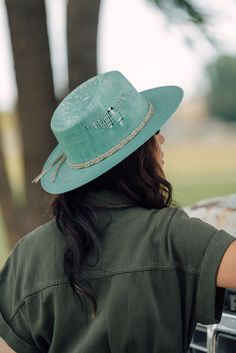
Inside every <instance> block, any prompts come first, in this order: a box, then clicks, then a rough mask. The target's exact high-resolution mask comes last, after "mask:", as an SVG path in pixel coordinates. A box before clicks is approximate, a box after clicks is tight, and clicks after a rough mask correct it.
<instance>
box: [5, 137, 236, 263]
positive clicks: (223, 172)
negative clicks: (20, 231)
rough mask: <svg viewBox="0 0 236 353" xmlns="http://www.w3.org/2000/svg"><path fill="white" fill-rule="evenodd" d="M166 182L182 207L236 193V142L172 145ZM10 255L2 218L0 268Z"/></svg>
mask: <svg viewBox="0 0 236 353" xmlns="http://www.w3.org/2000/svg"><path fill="white" fill-rule="evenodd" d="M164 151H165V157H164V159H165V166H164V170H165V172H166V176H167V179H168V180H169V181H170V182H171V183H172V185H173V189H174V200H175V201H177V202H178V203H179V204H180V205H181V206H185V205H192V204H194V203H195V202H196V201H198V200H202V199H206V198H209V197H214V196H221V195H227V194H231V193H236V139H235V140H234V139H232V138H231V139H225V140H224V142H221V141H220V142H219V141H215V142H211V143H210V142H203V141H201V142H198V141H189V142H185V143H179V142H178V143H176V144H174V143H170V144H169V145H168V144H166V146H165V149H164ZM8 253H9V248H8V244H7V241H6V236H5V231H4V229H3V222H2V221H1V214H0V267H1V266H2V264H3V263H4V261H5V259H6V257H7V255H8Z"/></svg>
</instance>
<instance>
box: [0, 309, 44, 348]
mask: <svg viewBox="0 0 236 353" xmlns="http://www.w3.org/2000/svg"><path fill="white" fill-rule="evenodd" d="M0 337H2V338H3V339H4V341H6V343H7V344H8V345H9V346H10V347H11V348H12V349H14V350H15V351H16V352H17V353H39V351H38V350H37V348H35V347H34V346H32V345H31V344H29V343H27V342H25V341H24V340H23V339H22V338H20V337H19V336H18V335H17V334H16V333H15V332H14V331H13V329H12V328H11V327H10V326H9V324H8V323H7V322H6V321H5V320H4V318H3V316H2V314H1V313H0Z"/></svg>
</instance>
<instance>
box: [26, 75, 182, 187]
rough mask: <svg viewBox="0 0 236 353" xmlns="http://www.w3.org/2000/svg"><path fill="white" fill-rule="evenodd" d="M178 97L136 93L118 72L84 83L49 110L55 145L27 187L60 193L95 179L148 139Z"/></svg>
mask: <svg viewBox="0 0 236 353" xmlns="http://www.w3.org/2000/svg"><path fill="white" fill-rule="evenodd" d="M182 97H183V91H182V89H181V88H180V87H177V86H164V87H157V88H153V89H149V90H146V91H143V92H140V93H139V92H137V90H136V89H135V88H134V87H133V86H132V85H131V83H130V82H129V81H128V80H127V79H126V78H125V77H124V76H123V75H122V74H121V73H120V72H119V71H110V72H106V73H103V74H100V75H97V76H95V77H93V78H91V79H89V80H88V81H86V82H84V83H82V84H81V85H80V86H78V87H77V88H75V89H74V90H73V91H72V92H71V93H69V94H68V95H67V96H66V97H65V98H64V99H63V101H62V102H61V103H60V104H59V106H58V107H57V109H56V110H55V112H54V114H53V116H52V120H51V129H52V131H53V133H54V135H55V137H56V139H57V141H58V145H57V146H56V147H55V148H54V150H53V151H52V152H51V154H50V155H49V157H48V158H47V160H46V162H45V164H44V166H43V170H42V172H41V173H40V174H39V175H38V176H37V177H36V178H35V179H34V180H32V182H33V183H37V182H38V181H39V180H40V181H41V186H42V188H43V189H44V190H45V191H47V192H49V193H51V194H61V193H63V192H66V191H70V190H73V189H75V188H78V187H79V186H82V185H84V184H86V183H88V182H89V181H91V180H93V179H95V178H97V177H98V176H100V175H101V174H103V173H105V172H106V171H108V170H109V169H111V168H112V167H114V166H115V165H117V164H118V163H119V162H121V161H122V160H123V159H125V158H126V157H128V156H129V155H130V154H131V153H132V152H134V151H135V150H136V149H138V148H139V147H140V146H141V145H142V144H144V143H145V142H146V141H147V140H148V139H149V138H151V136H153V135H154V134H155V133H156V131H157V130H159V129H160V128H161V127H162V125H163V124H164V123H165V122H166V121H167V119H168V118H169V117H170V116H171V114H173V113H174V112H175V110H176V109H177V107H178V106H179V104H180V102H181V100H182Z"/></svg>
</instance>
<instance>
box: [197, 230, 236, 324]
mask: <svg viewBox="0 0 236 353" xmlns="http://www.w3.org/2000/svg"><path fill="white" fill-rule="evenodd" d="M234 240H235V238H234V237H233V236H231V235H229V234H228V233H226V232H225V231H224V230H220V231H216V233H215V235H214V236H213V237H212V239H211V241H210V242H209V244H208V247H207V249H206V252H205V254H204V257H203V260H202V263H201V267H200V277H199V283H198V293H197V317H196V319H197V322H200V323H202V324H205V325H207V324H213V323H218V322H219V321H220V319H221V315H222V310H223V304H224V294H225V288H218V287H216V277H217V273H218V268H219V265H220V262H221V260H222V257H223V255H224V253H225V251H226V249H227V248H228V246H229V245H230V244H231V243H232V242H233V241H234Z"/></svg>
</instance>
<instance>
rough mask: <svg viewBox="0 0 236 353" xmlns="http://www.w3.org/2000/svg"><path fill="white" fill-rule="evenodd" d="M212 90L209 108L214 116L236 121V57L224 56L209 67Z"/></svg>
mask: <svg viewBox="0 0 236 353" xmlns="http://www.w3.org/2000/svg"><path fill="white" fill-rule="evenodd" d="M207 74H208V77H209V83H210V89H209V93H208V106H209V109H210V112H211V114H212V115H214V116H217V117H219V118H220V119H223V120H225V121H228V122H231V121H236V103H235V92H236V57H233V56H227V55H222V56H220V57H218V58H217V59H216V60H215V61H214V62H212V63H211V64H209V65H208V66H207Z"/></svg>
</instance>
